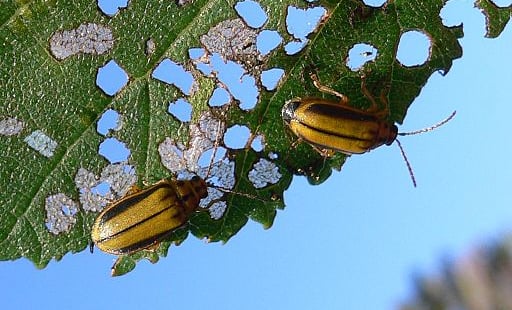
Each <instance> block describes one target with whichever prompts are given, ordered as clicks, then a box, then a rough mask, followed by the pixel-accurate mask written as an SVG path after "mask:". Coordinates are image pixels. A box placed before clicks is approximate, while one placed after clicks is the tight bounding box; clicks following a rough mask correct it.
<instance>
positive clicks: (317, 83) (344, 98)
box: [309, 73, 349, 105]
mask: <svg viewBox="0 0 512 310" xmlns="http://www.w3.org/2000/svg"><path fill="white" fill-rule="evenodd" d="M309 76H310V77H311V79H312V80H313V85H315V87H316V88H318V90H319V91H321V92H324V93H327V94H331V95H334V96H336V97H338V98H340V103H341V104H342V105H347V104H348V101H349V100H348V97H347V96H345V95H343V94H342V93H339V92H337V91H335V90H334V89H332V88H330V87H327V86H325V85H322V84H321V83H320V80H319V79H318V76H317V75H316V74H315V73H310V74H309Z"/></svg>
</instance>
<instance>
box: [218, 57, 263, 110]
mask: <svg viewBox="0 0 512 310" xmlns="http://www.w3.org/2000/svg"><path fill="white" fill-rule="evenodd" d="M210 59H211V66H212V67H213V70H214V71H215V72H217V78H218V79H219V81H220V82H221V83H223V84H224V85H226V87H227V89H228V90H229V92H230V93H231V95H232V96H233V97H234V98H235V99H237V100H239V101H240V108H241V109H243V110H250V109H252V108H254V106H255V105H256V103H257V102H258V87H257V86H256V80H255V79H254V77H253V76H251V75H249V74H247V73H246V72H245V70H244V68H243V67H242V66H241V65H240V64H238V63H236V62H233V61H230V60H228V61H227V62H224V60H223V59H222V57H221V56H220V55H219V54H214V55H212V57H211V58H210Z"/></svg>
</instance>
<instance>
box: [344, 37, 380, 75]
mask: <svg viewBox="0 0 512 310" xmlns="http://www.w3.org/2000/svg"><path fill="white" fill-rule="evenodd" d="M375 58H377V49H376V48H375V47H374V46H372V45H370V44H366V43H358V44H355V45H354V46H353V47H352V48H351V49H350V51H349V52H348V58H347V67H348V68H349V69H350V70H352V71H357V70H359V69H361V68H362V67H363V66H364V65H365V64H366V63H367V62H369V61H373V60H375Z"/></svg>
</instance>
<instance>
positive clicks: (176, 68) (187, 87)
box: [151, 58, 194, 95]
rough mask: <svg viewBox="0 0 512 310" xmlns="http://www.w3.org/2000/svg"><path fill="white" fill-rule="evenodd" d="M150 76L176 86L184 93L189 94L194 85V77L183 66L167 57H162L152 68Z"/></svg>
mask: <svg viewBox="0 0 512 310" xmlns="http://www.w3.org/2000/svg"><path fill="white" fill-rule="evenodd" d="M151 76H152V77H153V78H155V79H157V80H160V81H162V82H165V83H167V84H173V85H174V86H176V87H178V88H179V89H180V90H181V92H183V93H184V94H185V95H190V94H191V91H192V86H193V85H194V77H193V76H192V74H191V73H190V72H188V71H186V70H185V69H184V68H183V66H181V65H179V64H177V63H175V62H174V61H172V60H170V59H169V58H166V59H164V60H163V61H162V62H161V63H159V64H158V66H157V67H156V68H155V70H153V73H152V74H151Z"/></svg>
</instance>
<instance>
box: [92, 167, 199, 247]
mask: <svg viewBox="0 0 512 310" xmlns="http://www.w3.org/2000/svg"><path fill="white" fill-rule="evenodd" d="M207 194H208V192H207V185H206V182H205V181H204V180H203V179H202V178H200V177H199V176H194V177H193V178H192V179H191V180H186V181H185V180H179V181H178V180H176V179H163V180H161V181H159V182H157V183H156V184H154V185H152V186H150V187H148V188H146V189H143V190H135V191H133V192H132V193H129V194H128V195H126V196H125V197H123V198H121V199H119V200H117V201H115V202H114V203H113V204H111V205H110V206H108V207H107V208H106V209H104V210H103V211H102V212H101V213H100V214H99V215H98V217H97V218H96V220H95V222H94V225H93V227H92V232H91V237H92V242H93V243H94V244H95V245H96V246H97V247H98V248H99V249H100V250H102V251H104V252H107V253H111V254H116V255H122V254H131V253H134V252H137V251H140V250H143V249H148V248H151V247H152V246H155V245H157V244H158V243H159V241H160V240H162V238H164V237H166V236H168V235H169V234H170V233H171V232H173V231H174V230H176V229H177V228H179V227H181V226H183V225H184V224H185V223H186V222H187V221H188V219H189V217H190V215H191V214H192V213H193V212H195V211H196V210H197V209H198V208H199V201H200V200H201V199H202V198H205V197H206V196H207Z"/></svg>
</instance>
